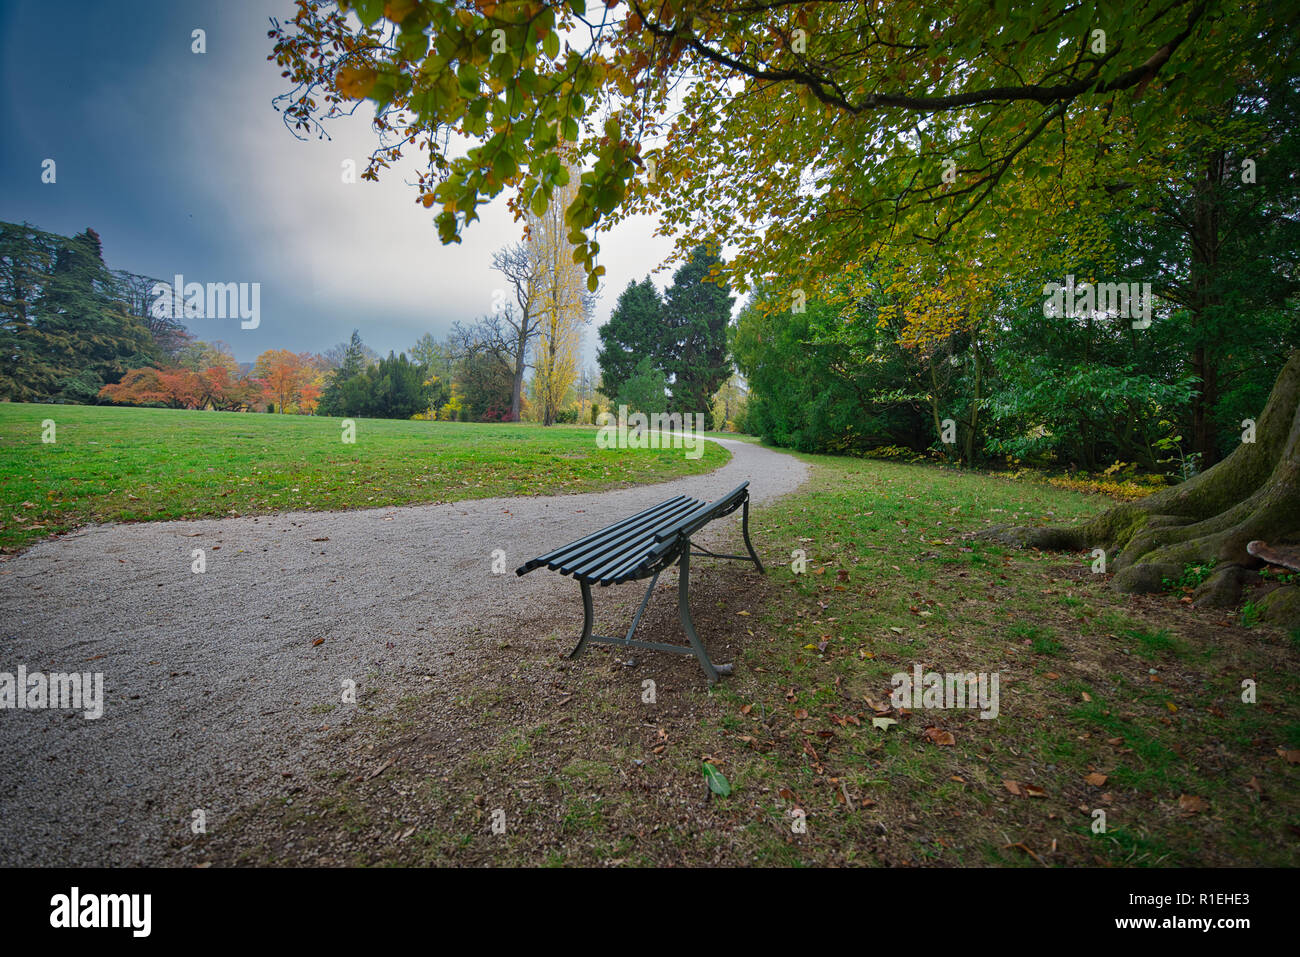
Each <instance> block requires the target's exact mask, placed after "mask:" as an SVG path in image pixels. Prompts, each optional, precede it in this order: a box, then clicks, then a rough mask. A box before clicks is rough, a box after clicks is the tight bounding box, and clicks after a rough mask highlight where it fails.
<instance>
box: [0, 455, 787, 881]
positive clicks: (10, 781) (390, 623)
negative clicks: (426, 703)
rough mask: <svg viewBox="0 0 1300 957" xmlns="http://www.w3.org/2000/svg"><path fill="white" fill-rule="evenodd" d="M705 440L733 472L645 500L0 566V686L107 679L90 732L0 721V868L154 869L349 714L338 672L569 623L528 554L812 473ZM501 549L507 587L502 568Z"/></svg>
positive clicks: (330, 519) (232, 527)
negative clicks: (192, 831) (665, 501)
mask: <svg viewBox="0 0 1300 957" xmlns="http://www.w3.org/2000/svg"><path fill="white" fill-rule="evenodd" d="M715 441H719V442H721V444H723V445H725V446H727V447H728V448H729V449H730V450H731V452H732V455H733V457H732V459H731V461H730V462H728V463H727V464H726V465H725V466H723V467H722V468H720V469H717V470H716V471H714V472H710V473H708V474H705V475H697V476H691V477H688V478H683V479H677V480H674V481H671V482H666V483H663V484H661V485H657V486H652V487H650V489H649V494H648V493H647V487H646V486H641V487H637V488H631V489H620V490H615V491H609V492H599V493H590V494H581V495H563V496H555V497H530V498H493V499H479V500H476V501H466V502H455V503H450V504H445V505H421V506H409V507H402V508H382V509H372V510H367V511H351V512H290V513H284V514H278V515H270V516H259V517H247V518H233V519H214V520H200V521H189V522H150V523H143V524H136V525H105V526H95V527H92V528H87V529H84V530H82V531H79V532H77V533H74V534H71V535H68V536H65V537H63V538H61V539H58V540H55V541H50V542H44V543H41V544H39V545H36V546H35V547H33V548H32V549H30V550H29V551H28V552H26V553H24V554H22V555H20V556H18V557H16V558H13V559H10V560H8V561H5V562H3V563H0V672H10V673H13V672H16V671H17V668H18V666H19V665H20V664H21V665H24V666H26V668H27V670H28V671H29V672H33V671H42V672H47V673H48V672H71V671H77V672H83V671H98V672H102V673H103V676H104V677H103V681H104V715H103V717H102V718H99V719H98V720H87V719H86V718H84V717H82V716H81V714H80V713H74V712H69V711H56V710H45V711H28V710H0V865H3V866H14V865H54V864H58V865H72V866H87V865H129V864H141V863H151V862H155V861H157V860H158V859H159V857H160V856H161V854H162V853H163V851H164V850H165V849H166V847H167V846H168V845H169V843H170V842H172V841H174V840H176V839H178V838H181V839H183V838H185V837H186V836H187V835H188V833H189V828H188V825H189V815H190V810H189V809H193V808H213V809H219V808H233V807H236V806H238V805H239V804H241V803H244V802H247V801H249V800H253V799H255V798H257V797H258V796H259V795H264V794H267V793H273V792H274V789H275V788H276V787H279V786H281V785H282V782H283V775H284V774H285V773H286V769H289V773H292V769H294V768H296V767H298V766H299V765H300V764H301V763H302V762H304V761H305V760H306V759H307V758H308V757H310V756H311V753H312V752H313V749H319V748H320V747H322V745H321V743H320V740H319V738H320V736H319V734H317V733H316V732H317V731H318V729H319V727H320V725H321V723H322V720H323V718H322V716H323V715H328V717H327V718H325V719H324V720H328V721H333V722H335V723H336V724H338V723H342V722H344V721H346V720H348V717H347V716H346V715H341V714H340V712H344V711H348V710H350V709H348V708H346V706H342V705H340V698H341V693H342V692H341V688H342V682H343V679H344V678H350V679H351V680H354V681H356V682H357V685H358V686H359V687H361V688H363V689H364V688H366V687H368V686H369V687H375V686H383V685H401V684H402V683H404V682H408V681H415V680H419V679H418V676H421V675H428V674H430V673H431V672H438V673H441V674H444V675H445V674H447V673H449V672H450V673H454V669H456V668H457V665H458V660H460V659H457V657H456V650H457V646H458V641H457V639H458V637H459V636H463V635H465V634H467V633H470V632H473V631H474V630H476V629H481V630H482V631H484V632H488V633H496V634H511V633H515V632H519V631H524V630H527V631H546V630H547V629H548V628H550V627H553V626H554V622H556V621H561V620H567V619H570V618H573V617H574V616H575V605H576V601H575V599H576V590H575V589H574V586H573V583H572V582H571V581H570V580H568V579H567V578H562V577H561V576H559V575H555V574H540V573H537V574H532V575H527V576H524V577H523V578H519V577H516V576H515V575H514V573H513V572H514V568H515V566H517V565H519V564H521V563H522V562H523V561H525V560H527V559H528V558H531V557H533V556H534V555H537V554H540V553H541V552H543V551H546V550H549V549H550V548H553V547H555V546H556V545H559V544H562V543H563V542H565V541H568V540H570V539H572V538H576V537H578V536H579V535H581V534H585V533H586V532H588V531H591V530H593V529H596V528H599V527H601V526H602V525H605V524H608V523H609V522H610V521H613V520H614V519H616V518H618V517H621V516H623V515H627V514H630V513H632V512H634V511H637V510H638V509H640V508H643V507H645V504H646V501H647V498H648V497H649V498H650V499H651V500H658V499H659V498H667V497H669V496H671V495H676V494H681V493H684V494H689V495H693V496H696V497H699V498H713V497H716V496H718V495H720V494H722V493H724V492H726V491H729V490H730V489H731V488H733V487H735V486H736V485H738V484H739V483H740V482H742V481H745V480H746V479H748V480H749V481H750V483H751V486H750V491H751V495H752V499H753V501H754V502H755V503H756V504H760V505H761V503H762V502H764V501H765V500H769V499H771V498H773V497H776V496H780V495H784V494H786V493H788V492H791V491H793V490H794V489H795V488H797V487H798V486H799V485H800V484H801V483H802V482H803V481H804V479H805V478H806V476H807V467H806V466H805V465H804V464H803V463H801V462H799V461H798V460H797V459H795V458H793V457H792V456H788V455H783V454H781V453H778V452H773V451H771V450H770V449H765V448H762V447H761V446H757V445H753V444H750V443H747V442H739V441H730V440H715ZM705 540H706V541H707V539H705ZM755 544H756V546H757V547H758V548H759V550H760V554H761V553H762V548H763V543H762V541H761V540H757V541H756V542H755ZM195 548H202V549H204V551H205V555H206V570H205V572H204V573H203V574H195V573H193V571H192V570H191V557H190V556H191V551H192V550H193V549H195ZM494 549H502V550H504V551H505V553H506V567H507V569H508V572H507V574H504V575H494V574H492V571H491V566H492V552H493V550H494ZM624 587H628V586H624ZM577 614H579V615H580V611H578V612H577ZM212 813H214V814H220V813H221V812H220V811H218V810H214V811H213V812H212Z"/></svg>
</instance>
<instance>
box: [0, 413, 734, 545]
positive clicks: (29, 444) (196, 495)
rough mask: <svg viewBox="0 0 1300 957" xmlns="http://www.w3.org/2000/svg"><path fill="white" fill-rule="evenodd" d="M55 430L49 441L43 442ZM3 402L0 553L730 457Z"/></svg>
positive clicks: (643, 474)
mask: <svg viewBox="0 0 1300 957" xmlns="http://www.w3.org/2000/svg"><path fill="white" fill-rule="evenodd" d="M46 419H52V420H53V421H54V423H55V426H56V433H55V437H56V441H55V442H54V443H52V444H45V443H43V442H42V441H41V433H42V425H41V423H42V422H43V421H44V420H46ZM340 422H341V420H340V419H334V418H325V417H316V416H296V415H264V414H261V415H259V414H253V413H238V412H187V411H176V410H171V409H133V408H108V407H96V406H72V405H29V404H21V403H7V402H6V403H0V548H3V549H4V550H7V551H13V550H16V549H20V548H23V547H25V546H28V545H30V544H32V543H33V542H35V541H37V540H39V539H40V538H42V537H44V536H47V535H52V534H58V533H62V532H67V531H70V530H71V529H74V528H76V527H78V526H80V525H85V524H91V523H96V522H139V521H154V520H162V519H181V518H201V517H220V516H227V515H228V516H234V515H250V514H261V513H268V512H279V511H291V510H292V511H327V510H335V509H350V508H377V507H381V506H391V505H409V504H417V503H422V502H448V501H456V500H459V499H471V498H488V497H492V496H497V495H543V494H545V495H553V494H557V493H568V492H588V491H595V490H600V489H607V488H616V487H620V486H626V485H632V484H638V483H643V482H658V481H664V480H667V479H671V478H676V477H678V476H681V475H688V474H694V473H699V472H707V471H711V470H712V469H715V468H717V467H718V466H720V465H722V464H723V463H724V462H726V461H727V459H728V458H730V453H729V452H726V451H725V450H723V449H722V448H720V447H719V446H718V445H717V444H715V443H713V442H706V443H704V446H703V450H704V451H703V455H702V456H701V457H699V458H697V459H690V458H687V457H686V456H685V454H684V453H683V450H681V449H658V450H641V449H636V450H624V449H600V448H597V446H596V431H595V429H593V428H590V427H582V426H552V427H551V428H546V429H544V428H542V427H540V426H534V425H527V424H501V425H492V424H474V423H457V422H413V421H400V420H392V419H357V420H356V442H355V443H354V444H345V443H343V442H342V441H341V436H342V430H341V427H340Z"/></svg>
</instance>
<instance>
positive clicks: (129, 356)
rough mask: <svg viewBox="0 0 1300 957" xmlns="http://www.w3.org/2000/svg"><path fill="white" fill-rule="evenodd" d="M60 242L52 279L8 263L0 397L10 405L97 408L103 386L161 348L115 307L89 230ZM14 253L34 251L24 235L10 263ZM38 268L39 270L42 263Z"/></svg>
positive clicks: (95, 238)
mask: <svg viewBox="0 0 1300 957" xmlns="http://www.w3.org/2000/svg"><path fill="white" fill-rule="evenodd" d="M18 229H19V230H25V229H27V228H25V226H23V228H18ZM5 231H6V233H8V231H9V226H8V224H6V230H5ZM44 235H48V234H44ZM55 239H57V246H56V248H55V251H53V264H52V268H51V269H49V272H48V273H44V274H39V272H36V270H34V268H32V265H31V264H30V263H29V264H26V265H23V264H14V263H10V267H9V269H8V270H6V273H8V277H9V280H10V282H9V283H8V285H9V289H8V290H6V291H8V294H6V296H5V300H6V302H5V315H4V317H3V320H0V326H3V328H4V333H5V334H4V343H3V345H4V369H3V371H0V389H3V390H4V394H5V395H8V398H13V399H25V400H36V402H49V400H53V402H94V400H95V399H96V397H98V394H99V390H100V387H101V386H103V385H104V384H105V382H116V381H117V380H120V378H121V377H122V374H123V373H125V372H126V371H127V369H131V368H136V367H140V365H146V364H149V363H151V361H153V360H155V358H156V348H155V346H153V342H152V338H151V335H149V333H148V329H147V328H146V326H144V325H143V324H142V322H140V320H139V319H136V317H134V316H130V315H127V312H126V308H125V306H123V304H122V303H121V302H118V300H117V299H116V282H114V278H113V276H112V273H109V270H108V268H107V267H105V265H104V259H103V250H101V246H100V239H99V234H98V233H95V230H94V229H86V231H83V233H79V234H78V235H75V237H73V238H70V239H64V238H62V237H56V238H55ZM47 248H48V247H47ZM10 251H12V252H13V254H16V255H18V256H27V255H29V254H32V243H31V242H30V239H29V238H27V237H22V235H19V237H17V238H16V239H13V242H12V243H10V244H9V247H8V248H6V250H5V252H6V255H8V254H9V252H10ZM35 261H36V263H38V264H39V261H40V259H39V256H38V257H35ZM32 278H36V282H32ZM14 280H17V283H16V282H14ZM18 295H22V299H21V304H19V300H18Z"/></svg>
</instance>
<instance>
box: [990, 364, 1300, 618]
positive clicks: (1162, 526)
mask: <svg viewBox="0 0 1300 957" xmlns="http://www.w3.org/2000/svg"><path fill="white" fill-rule="evenodd" d="M986 534H987V535H988V536H989V537H992V538H996V539H998V540H1000V541H1003V542H1008V543H1012V544H1017V545H1027V546H1032V547H1036V548H1044V549H1051V550H1057V551H1082V550H1085V549H1089V550H1091V549H1096V548H1103V549H1105V550H1106V553H1107V558H1108V559H1109V560H1111V562H1112V567H1113V568H1114V569H1115V571H1116V574H1115V577H1114V579H1113V581H1112V585H1113V586H1114V587H1115V588H1118V589H1120V590H1122V591H1129V592H1151V591H1160V590H1162V589H1163V588H1164V582H1165V579H1175V580H1176V579H1178V578H1180V577H1181V576H1182V574H1183V571H1184V569H1185V567H1186V566H1187V565H1199V564H1205V563H1209V562H1214V563H1216V566H1215V572H1214V575H1213V576H1212V577H1211V578H1210V580H1209V581H1207V582H1206V583H1205V584H1204V585H1202V586H1201V588H1200V589H1199V590H1198V592H1197V595H1196V600H1197V603H1198V604H1210V605H1233V604H1235V603H1236V602H1237V600H1238V598H1239V597H1240V592H1241V585H1242V581H1243V578H1244V575H1245V573H1246V572H1247V571H1248V570H1249V569H1254V568H1259V567H1260V566H1261V565H1262V564H1263V563H1262V562H1261V561H1260V560H1259V559H1258V558H1256V557H1255V556H1253V555H1251V554H1250V553H1249V552H1248V551H1247V550H1246V546H1247V544H1249V543H1250V542H1251V541H1253V540H1256V539H1261V540H1264V541H1267V542H1268V543H1269V544H1280V543H1286V542H1290V541H1296V540H1300V351H1297V352H1294V353H1292V355H1291V358H1290V360H1289V361H1288V362H1287V364H1286V366H1285V367H1284V368H1283V369H1282V372H1281V373H1280V374H1279V375H1278V378H1277V382H1276V384H1274V386H1273V393H1272V395H1271V396H1269V400H1268V404H1267V405H1266V406H1265V407H1264V413H1263V415H1261V416H1260V418H1259V420H1258V422H1257V423H1256V429H1255V441H1254V442H1242V444H1241V445H1239V446H1238V447H1237V448H1236V450H1234V451H1233V453H1232V454H1231V455H1229V456H1228V457H1227V458H1225V459H1224V460H1223V461H1221V462H1219V463H1218V464H1217V465H1215V466H1214V467H1213V468H1210V469H1207V470H1206V471H1204V472H1202V473H1201V474H1199V475H1197V476H1196V477H1195V478H1193V479H1190V480H1189V481H1186V482H1184V483H1182V484H1181V485H1177V486H1174V487H1172V488H1168V489H1165V490H1164V491H1161V492H1157V493H1156V494H1154V495H1151V496H1148V497H1147V498H1144V499H1141V500H1139V501H1137V502H1126V503H1124V504H1122V505H1118V506H1116V507H1115V508H1112V509H1110V510H1109V511H1106V512H1104V513H1102V514H1101V515H1098V516H1097V517H1096V518H1094V519H1092V520H1091V521H1089V522H1086V523H1084V524H1083V525H1079V526H1076V527H1073V528H1061V527H1054V526H1048V527H1043V528H994V529H990V530H989V531H988V532H987V533H986ZM1264 614H1265V618H1267V619H1270V620H1274V621H1277V622H1278V623H1279V624H1284V625H1286V626H1287V627H1300V589H1296V588H1294V587H1291V588H1282V589H1278V591H1277V592H1274V593H1272V594H1270V595H1269V596H1268V597H1267V599H1266V600H1265V603H1264Z"/></svg>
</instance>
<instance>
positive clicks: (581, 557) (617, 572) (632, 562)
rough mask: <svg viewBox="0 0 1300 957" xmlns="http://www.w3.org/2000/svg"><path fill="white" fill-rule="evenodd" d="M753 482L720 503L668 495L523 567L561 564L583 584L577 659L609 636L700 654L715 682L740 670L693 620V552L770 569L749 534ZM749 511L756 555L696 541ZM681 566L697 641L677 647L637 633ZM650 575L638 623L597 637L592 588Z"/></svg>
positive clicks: (685, 617)
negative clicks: (712, 650)
mask: <svg viewBox="0 0 1300 957" xmlns="http://www.w3.org/2000/svg"><path fill="white" fill-rule="evenodd" d="M748 486H749V483H748V482H743V483H741V484H740V485H738V486H737V487H736V488H734V489H732V490H731V491H730V492H728V493H727V494H726V495H724V496H723V497H722V498H720V499H717V500H716V501H714V502H703V501H699V500H697V499H692V498H687V497H686V496H680V495H679V496H676V497H674V498H670V499H666V500H665V501H663V502H660V503H659V504H658V505H654V506H651V507H650V508H648V509H644V510H642V511H640V512H637V513H636V514H635V515H632V516H629V517H628V518H625V519H623V520H622V521H618V522H614V523H613V524H612V525H607V526H605V527H604V528H602V529H598V530H597V531H595V532H592V533H591V534H589V535H585V536H583V537H582V538H579V539H577V540H576V541H573V542H570V543H569V544H567V545H564V546H562V547H560V548H558V549H556V550H554V551H552V552H548V553H547V554H545V555H542V556H539V557H538V558H534V559H533V560H532V561H530V562H527V563H526V564H524V565H520V566H519V568H517V569H516V570H515V573H516V574H517V575H526V574H527V573H528V572H530V571H532V570H533V569H535V568H540V567H542V566H543V565H545V566H546V567H548V568H552V569H556V570H558V571H559V572H560V574H562V575H572V576H573V578H574V579H576V580H577V582H578V585H579V586H580V587H581V589H582V636H581V637H580V638H579V639H578V644H577V645H576V646H575V647H574V649H573V651H572V652H570V653H569V657H570V658H576V657H578V656H579V655H580V654H582V652H583V650H584V649H585V648H586V646H587V643H588V642H593V641H594V642H601V643H604V644H608V645H621V646H623V647H626V648H645V649H648V650H650V651H666V652H668V653H669V654H674V655H689V656H693V657H694V658H696V659H697V660H698V661H699V663H700V667H701V668H703V669H704V674H705V675H706V676H707V677H708V679H709V684H715V683H716V682H717V681H718V678H719V676H720V675H726V674H731V673H732V666H731V665H730V664H717V665H715V664H714V663H713V662H712V661H711V660H710V659H709V654H708V652H707V651H706V650H705V648H704V643H703V642H702V641H700V636H699V634H698V633H697V632H696V631H695V624H694V623H693V622H692V621H691V608H690V589H691V556H692V555H698V556H708V557H710V558H729V559H737V560H739V561H747V562H753V563H754V565H755V566H757V568H758V570H759V572H760V574H766V571H765V570H764V568H763V563H762V561H760V560H759V557H758V553H757V552H755V551H754V546H753V544H752V543H751V542H750V540H749V489H748ZM738 508H739V509H742V510H743V511H742V513H741V523H740V527H741V532H742V534H743V535H744V538H745V549H746V550H747V551H748V552H749V554H748V555H723V554H719V553H718V552H712V551H709V550H708V549H706V548H703V547H701V546H696V545H692V543H691V536H692V535H694V534H696V533H697V532H699V531H700V530H701V529H703V528H704V527H705V526H706V525H708V524H709V523H710V522H712V521H713V520H714V519H717V518H722V517H724V516H726V515H730V514H731V513H732V512H734V511H736V509H738ZM593 556H594V557H593ZM674 564H676V565H679V569H678V574H677V613H678V616H679V617H680V618H681V622H682V628H683V630H685V632H686V637H687V639H688V640H689V641H690V646H689V647H687V646H684V645H671V644H667V643H665V642H660V641H640V640H638V639H636V638H634V637H633V635H634V634H635V633H636V629H637V626H638V625H639V624H640V623H641V616H642V615H643V614H644V613H645V610H646V606H647V605H649V604H650V596H651V594H653V592H654V589H655V585H656V584H658V582H659V576H660V575H661V574H662V573H663V572H664V571H665V570H666V569H668V568H671V567H672V566H673V565H674ZM646 577H649V578H650V584H649V586H647V588H646V590H645V596H644V597H643V598H642V599H641V604H640V606H639V607H638V608H637V611H636V615H635V616H634V617H633V618H632V625H631V627H629V628H628V630H627V634H626V635H620V636H612V635H597V634H594V633H593V628H594V625H595V610H594V607H593V603H592V597H591V586H592V585H593V584H599V585H615V584H621V583H623V582H628V581H637V580H640V579H643V578H646Z"/></svg>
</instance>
